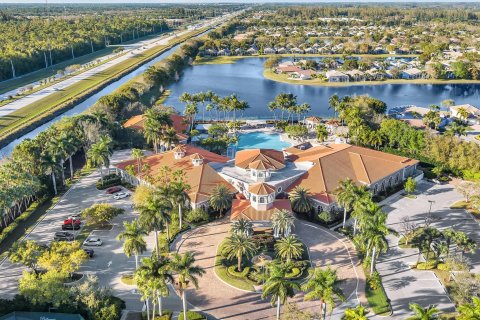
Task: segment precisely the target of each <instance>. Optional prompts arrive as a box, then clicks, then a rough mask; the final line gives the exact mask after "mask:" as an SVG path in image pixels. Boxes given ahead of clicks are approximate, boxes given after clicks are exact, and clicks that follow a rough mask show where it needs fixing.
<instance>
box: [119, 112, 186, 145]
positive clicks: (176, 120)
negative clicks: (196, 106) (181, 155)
mask: <svg viewBox="0 0 480 320" xmlns="http://www.w3.org/2000/svg"><path fill="white" fill-rule="evenodd" d="M170 119H172V127H173V128H174V129H175V132H176V133H177V135H178V137H179V138H180V139H187V138H188V135H186V134H185V131H186V130H187V129H188V126H189V125H188V123H186V121H187V119H186V118H185V117H184V116H181V115H178V114H173V113H172V114H171V115H170ZM144 126H145V115H143V114H141V115H138V116H133V117H131V118H130V119H128V120H127V121H126V122H125V123H124V124H123V127H124V128H130V129H134V130H144V129H145V127H144Z"/></svg>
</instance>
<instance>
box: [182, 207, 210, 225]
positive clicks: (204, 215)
mask: <svg viewBox="0 0 480 320" xmlns="http://www.w3.org/2000/svg"><path fill="white" fill-rule="evenodd" d="M208 218H209V215H208V212H205V211H203V210H202V209H193V210H190V211H188V212H187V214H186V215H185V220H186V221H188V222H190V223H198V222H205V221H208Z"/></svg>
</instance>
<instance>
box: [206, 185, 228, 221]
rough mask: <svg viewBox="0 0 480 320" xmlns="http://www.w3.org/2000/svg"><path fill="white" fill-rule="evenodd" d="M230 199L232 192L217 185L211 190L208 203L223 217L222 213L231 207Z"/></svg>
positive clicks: (223, 186) (225, 187)
mask: <svg viewBox="0 0 480 320" xmlns="http://www.w3.org/2000/svg"><path fill="white" fill-rule="evenodd" d="M232 199H233V196H232V192H231V191H230V190H229V189H228V188H227V186H225V185H223V184H219V185H216V186H215V187H214V188H213V189H212V192H211V194H210V198H209V199H208V203H209V204H210V206H211V207H212V208H213V209H214V210H218V211H219V212H220V214H221V215H223V212H224V211H225V210H227V209H228V208H230V207H231V206H232Z"/></svg>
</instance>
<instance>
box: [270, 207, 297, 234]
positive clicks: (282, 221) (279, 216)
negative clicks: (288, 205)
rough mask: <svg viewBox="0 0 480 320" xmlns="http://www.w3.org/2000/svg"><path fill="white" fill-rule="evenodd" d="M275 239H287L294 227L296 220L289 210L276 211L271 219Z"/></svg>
mask: <svg viewBox="0 0 480 320" xmlns="http://www.w3.org/2000/svg"><path fill="white" fill-rule="evenodd" d="M271 220H272V227H273V230H274V234H275V237H279V236H280V235H282V236H284V237H286V236H288V235H289V234H290V231H291V230H292V228H293V227H294V218H293V216H292V215H291V213H290V212H288V211H287V210H280V211H275V212H274V213H273V214H272V217H271Z"/></svg>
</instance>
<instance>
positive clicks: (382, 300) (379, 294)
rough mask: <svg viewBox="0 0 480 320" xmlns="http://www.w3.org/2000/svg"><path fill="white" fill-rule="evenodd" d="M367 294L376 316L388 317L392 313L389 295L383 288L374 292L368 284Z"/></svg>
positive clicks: (366, 287)
mask: <svg viewBox="0 0 480 320" xmlns="http://www.w3.org/2000/svg"><path fill="white" fill-rule="evenodd" d="M365 293H366V295H367V300H368V304H369V305H370V307H371V308H372V310H373V312H374V313H375V314H377V315H382V316H387V315H390V314H391V313H392V310H391V308H390V303H389V302H388V298H387V295H386V294H385V291H384V290H383V287H382V286H380V287H379V288H377V289H375V290H374V289H372V288H371V287H370V285H369V284H368V283H367V284H366V285H365Z"/></svg>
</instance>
